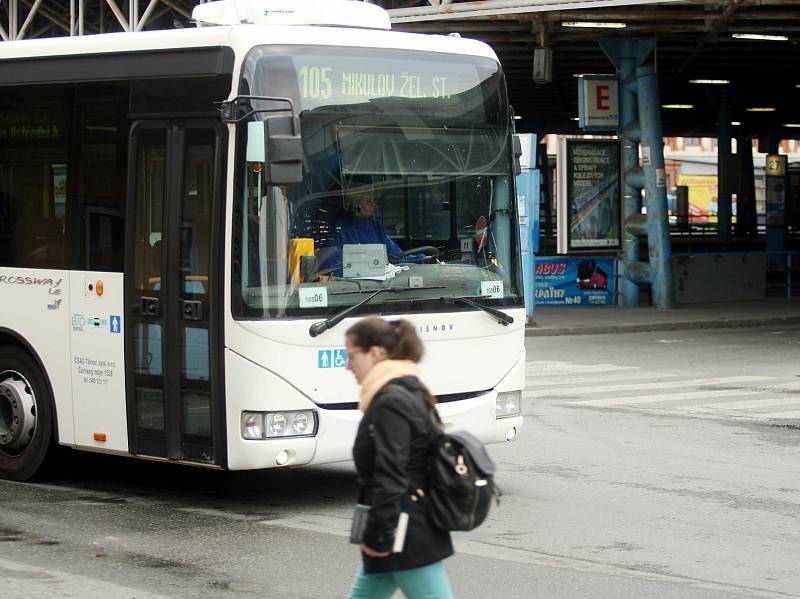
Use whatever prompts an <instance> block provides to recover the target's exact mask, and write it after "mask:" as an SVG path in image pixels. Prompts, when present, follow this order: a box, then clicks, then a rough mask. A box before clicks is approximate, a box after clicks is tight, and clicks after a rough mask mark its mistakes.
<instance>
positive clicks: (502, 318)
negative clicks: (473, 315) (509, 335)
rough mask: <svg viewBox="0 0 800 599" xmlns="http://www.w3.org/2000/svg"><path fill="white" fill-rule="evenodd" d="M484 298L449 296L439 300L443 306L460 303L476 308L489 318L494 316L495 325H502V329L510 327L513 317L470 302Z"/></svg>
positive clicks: (481, 296)
mask: <svg viewBox="0 0 800 599" xmlns="http://www.w3.org/2000/svg"><path fill="white" fill-rule="evenodd" d="M485 297H487V296H485V295H476V296H472V297H471V298H468V297H456V296H451V297H443V298H441V300H442V302H444V303H445V304H454V303H456V302H458V303H461V304H466V305H468V306H471V307H473V308H477V309H478V310H483V311H484V312H486V313H487V314H490V315H491V316H494V317H495V318H496V319H497V323H498V324H502V325H503V326H504V327H507V326H508V325H510V324H511V323H513V322H514V317H513V316H509V315H508V314H505V313H503V312H501V311H500V310H495V309H494V308H490V307H489V306H484V305H483V304H479V303H478V302H473V301H472V300H473V299H482V298H485Z"/></svg>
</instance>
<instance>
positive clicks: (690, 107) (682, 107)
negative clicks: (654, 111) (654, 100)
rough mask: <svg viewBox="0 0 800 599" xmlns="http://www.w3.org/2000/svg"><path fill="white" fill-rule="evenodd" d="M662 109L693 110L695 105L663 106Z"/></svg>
mask: <svg viewBox="0 0 800 599" xmlns="http://www.w3.org/2000/svg"><path fill="white" fill-rule="evenodd" d="M661 108H669V109H674V110H691V109H692V108H694V104H662V105H661Z"/></svg>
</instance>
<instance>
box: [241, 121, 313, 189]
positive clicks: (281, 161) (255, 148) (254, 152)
mask: <svg viewBox="0 0 800 599" xmlns="http://www.w3.org/2000/svg"><path fill="white" fill-rule="evenodd" d="M299 131H300V123H299V120H298V119H297V118H296V117H292V116H272V117H268V118H267V119H265V120H263V121H250V122H248V123H247V158H246V160H247V162H255V163H261V164H263V165H264V180H265V181H266V183H267V184H268V185H290V184H292V183H300V182H301V181H302V180H303V143H302V140H301V138H300V133H299Z"/></svg>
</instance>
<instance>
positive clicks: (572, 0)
mask: <svg viewBox="0 0 800 599" xmlns="http://www.w3.org/2000/svg"><path fill="white" fill-rule="evenodd" d="M676 2H684V0H563V1H561V2H559V1H553V0H476V1H474V2H456V3H449V4H442V5H438V6H416V7H412V8H392V9H389V10H388V11H387V12H388V13H389V16H390V18H391V20H392V22H393V23H409V22H413V21H433V20H439V19H463V18H467V17H487V16H494V15H503V14H515V13H529V12H545V11H553V10H578V9H587V8H588V9H591V8H602V7H606V6H633V5H639V4H667V3H676Z"/></svg>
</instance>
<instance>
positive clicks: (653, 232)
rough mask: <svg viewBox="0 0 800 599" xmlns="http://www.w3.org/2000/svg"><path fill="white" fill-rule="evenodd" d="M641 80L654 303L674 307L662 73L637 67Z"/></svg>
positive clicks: (646, 194) (663, 306)
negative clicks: (647, 150) (658, 73)
mask: <svg viewBox="0 0 800 599" xmlns="http://www.w3.org/2000/svg"><path fill="white" fill-rule="evenodd" d="M636 77H637V79H638V81H639V123H640V125H641V128H642V153H643V154H645V151H646V149H649V152H648V153H649V155H650V160H649V164H648V163H647V161H645V163H644V165H643V168H642V171H643V175H644V189H645V199H646V201H647V245H648V248H649V251H650V269H651V273H652V279H651V281H650V284H651V286H652V290H653V303H654V304H655V305H656V306H658V307H659V308H671V307H672V304H673V287H672V248H671V246H670V240H669V221H668V219H667V175H666V170H665V169H664V138H663V136H662V134H661V100H660V95H659V93H658V75H656V72H655V68H654V67H653V65H652V64H645V65H642V66H640V67H638V68H637V69H636Z"/></svg>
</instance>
